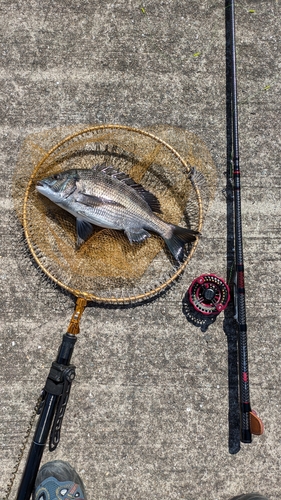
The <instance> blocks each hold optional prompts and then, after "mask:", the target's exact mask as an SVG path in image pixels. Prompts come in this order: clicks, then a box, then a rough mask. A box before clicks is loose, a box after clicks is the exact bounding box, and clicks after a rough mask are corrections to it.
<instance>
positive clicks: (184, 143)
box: [13, 125, 216, 303]
mask: <svg viewBox="0 0 281 500" xmlns="http://www.w3.org/2000/svg"><path fill="white" fill-rule="evenodd" d="M94 165H105V166H111V167H113V168H114V169H115V170H118V171H120V172H123V173H125V174H127V175H128V176H130V177H131V178H132V179H133V180H134V181H135V182H136V183H139V184H141V185H142V186H143V187H144V189H146V190H147V191H149V192H151V193H152V194H153V195H154V196H156V197H157V199H158V200H159V202H160V206H161V212H162V213H161V214H160V217H161V218H163V220H165V221H166V222H169V223H172V224H175V225H180V226H182V227H186V228H189V229H192V230H195V231H200V232H201V230H202V223H203V218H204V216H205V214H206V211H207V209H208V206H209V203H210V201H211V200H212V198H213V196H214V192H215V185H216V167H215V165H214V163H213V160H212V158H211V155H210V153H209V151H208V150H207V148H206V146H205V145H204V143H203V142H202V141H201V140H200V139H199V138H198V137H197V136H195V135H194V134H192V133H190V132H188V131H186V130H184V129H181V128H178V127H172V126H164V125H163V126H161V125H160V126H154V127H149V128H145V129H143V130H142V131H141V130H138V129H133V128H130V127H125V126H118V125H103V126H88V127H86V126H83V127H82V126H79V127H78V126H76V127H60V128H57V129H52V130H49V131H44V132H42V133H39V134H32V135H31V136H29V137H27V139H26V140H25V142H24V144H23V146H22V149H21V152H20V155H19V160H18V164H17V168H16V173H15V177H14V192H13V196H14V203H15V208H16V211H17V214H18V217H19V219H20V221H21V223H22V225H23V227H24V231H25V236H26V238H27V241H28V245H29V249H30V250H31V253H32V255H33V257H34V258H35V260H36V262H37V264H38V265H39V266H40V268H41V269H42V270H43V271H44V273H45V274H47V276H49V277H50V278H51V279H52V280H53V281H54V282H56V283H58V284H59V285H60V286H62V287H63V288H65V289H67V290H68V291H70V292H71V293H73V294H74V295H76V296H85V297H86V298H87V300H98V301H102V302H106V303H116V302H117V303H119V302H128V301H133V302H134V301H137V300H140V299H143V298H146V297H148V298H149V297H150V296H152V295H154V294H155V293H157V292H158V291H160V290H162V289H163V288H165V286H168V285H169V284H170V283H171V282H172V281H173V280H174V279H175V278H176V277H177V276H178V275H179V274H180V273H181V272H182V271H183V269H184V268H185V266H186V265H187V263H188V262H189V260H190V258H191V257H192V255H193V253H194V251H195V248H196V246H197V241H196V242H195V243H191V244H188V245H186V252H185V257H184V262H183V263H181V264H179V263H175V262H174V261H173V259H172V258H171V255H170V254H169V252H168V251H167V250H166V248H165V244H164V242H163V240H162V238H161V237H159V236H157V235H156V234H152V235H151V237H150V238H148V239H146V240H145V241H144V242H142V243H135V244H130V242H129V241H128V239H127V238H126V236H125V235H124V233H123V232H121V231H114V230H110V229H103V228H99V227H96V228H95V230H94V232H93V235H92V236H91V237H90V238H89V240H87V241H86V242H85V243H84V244H83V245H81V247H80V248H79V249H78V250H77V248H76V245H75V242H76V229H75V218H74V217H73V216H72V215H71V214H70V213H68V212H66V211H64V210H63V209H62V208H60V207H58V206H57V205H55V204H54V203H52V202H51V201H49V200H48V199H46V198H45V197H43V196H41V195H40V194H39V193H38V192H37V191H36V189H35V186H36V183H37V182H38V181H39V180H41V179H43V178H45V177H48V176H50V175H52V174H56V173H59V172H63V171H66V170H69V169H72V168H79V169H89V168H92V167H93V166H94ZM190 173H192V175H190Z"/></svg>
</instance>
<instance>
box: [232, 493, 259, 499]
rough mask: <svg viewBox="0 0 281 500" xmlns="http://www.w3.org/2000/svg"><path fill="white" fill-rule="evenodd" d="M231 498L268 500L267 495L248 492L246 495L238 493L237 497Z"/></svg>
mask: <svg viewBox="0 0 281 500" xmlns="http://www.w3.org/2000/svg"><path fill="white" fill-rule="evenodd" d="M230 500H268V499H267V498H266V497H265V496H263V495H260V494H259V493H247V494H246V495H238V496H237V497H232V498H231V499H230Z"/></svg>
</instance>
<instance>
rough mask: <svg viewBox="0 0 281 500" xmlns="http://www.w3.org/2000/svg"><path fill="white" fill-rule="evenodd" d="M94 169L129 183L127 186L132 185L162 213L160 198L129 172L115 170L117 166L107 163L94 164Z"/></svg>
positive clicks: (151, 205) (156, 210) (148, 202)
mask: <svg viewBox="0 0 281 500" xmlns="http://www.w3.org/2000/svg"><path fill="white" fill-rule="evenodd" d="M93 170H95V171H96V172H102V173H104V174H106V175H109V176H110V177H114V178H115V179H117V180H118V181H120V182H124V183H125V184H127V186H130V187H131V188H133V189H135V190H136V191H137V192H138V193H139V195H140V196H141V197H142V198H143V199H144V200H145V201H146V203H147V204H148V205H149V206H150V208H151V210H152V211H153V212H157V213H159V214H161V213H162V212H161V207H160V202H159V200H158V198H157V197H156V196H155V195H154V194H152V193H151V192H150V191H147V190H146V189H144V187H143V186H142V185H141V184H138V183H136V182H135V181H134V180H133V179H132V178H131V177H130V176H129V175H128V174H125V173H124V172H119V171H118V170H115V168H113V167H110V166H106V165H105V164H102V165H94V166H93Z"/></svg>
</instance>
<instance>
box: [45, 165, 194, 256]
mask: <svg viewBox="0 0 281 500" xmlns="http://www.w3.org/2000/svg"><path fill="white" fill-rule="evenodd" d="M36 189H37V191H39V193H41V194H43V195H44V196H46V197H47V198H49V199H50V200H51V201H53V202H54V203H56V204H57V205H58V206H60V207H62V208H63V209H64V210H67V211H68V212H70V213H71V214H72V215H74V217H76V229H77V248H79V247H80V246H81V244H82V243H83V242H84V241H85V240H86V239H87V238H88V237H89V236H90V234H92V230H93V228H92V224H95V225H96V226H100V227H103V228H109V229H117V230H123V231H124V232H125V234H126V236H127V237H128V239H129V241H130V243H135V242H137V243H138V242H142V241H144V240H145V239H146V238H148V237H149V236H150V234H149V232H150V231H152V232H154V233H156V234H159V235H160V236H161V237H162V238H163V240H164V241H165V243H166V245H167V247H168V248H169V250H170V252H171V254H172V255H173V257H174V258H175V259H176V260H177V261H181V260H182V259H183V249H184V245H185V244H186V243H189V242H192V241H195V239H196V236H197V235H198V232H197V231H193V230H191V229H185V228H182V227H179V226H175V225H173V224H169V223H167V222H165V221H163V220H162V219H161V218H160V217H158V216H157V215H156V214H155V213H154V212H158V213H161V210H160V204H159V201H158V199H157V198H156V197H155V196H154V195H153V194H152V193H150V192H149V191H146V190H145V189H144V188H143V187H142V186H141V185H140V184H136V183H135V182H134V181H133V180H132V179H131V178H130V177H128V176H127V175H126V174H123V173H121V172H117V171H116V170H114V169H113V168H112V167H105V166H95V167H94V168H92V169H72V170H67V171H65V172H61V173H58V174H55V175H52V176H50V177H47V178H45V179H42V180H40V181H38V183H37V185H36Z"/></svg>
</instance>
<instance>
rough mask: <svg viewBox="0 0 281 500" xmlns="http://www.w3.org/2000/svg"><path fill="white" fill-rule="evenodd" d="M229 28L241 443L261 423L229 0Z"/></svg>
mask: <svg viewBox="0 0 281 500" xmlns="http://www.w3.org/2000/svg"><path fill="white" fill-rule="evenodd" d="M228 8H229V26H230V49H231V61H230V62H231V113H232V169H233V171H232V174H233V199H234V233H235V278H234V287H233V293H234V301H235V319H236V321H237V325H238V364H239V406H240V439H241V442H242V443H251V441H252V434H262V433H263V424H262V421H261V420H260V419H259V417H258V416H257V415H256V413H255V412H254V411H252V409H251V404H250V390H249V368H248V347H247V322H246V302H245V284H244V258H243V238H242V215H241V185H240V166H239V135H238V102H237V76H236V42H235V7H234V0H229V3H228Z"/></svg>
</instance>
